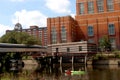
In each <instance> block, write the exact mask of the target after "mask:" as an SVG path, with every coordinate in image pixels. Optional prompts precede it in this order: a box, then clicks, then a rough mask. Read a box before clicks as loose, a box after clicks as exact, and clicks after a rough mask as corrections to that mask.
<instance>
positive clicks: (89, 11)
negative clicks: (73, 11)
mask: <svg viewBox="0 0 120 80" xmlns="http://www.w3.org/2000/svg"><path fill="white" fill-rule="evenodd" d="M88 13H89V14H91V13H94V4H93V1H89V2H88Z"/></svg>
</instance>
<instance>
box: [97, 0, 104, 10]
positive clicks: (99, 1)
mask: <svg viewBox="0 0 120 80" xmlns="http://www.w3.org/2000/svg"><path fill="white" fill-rule="evenodd" d="M103 6H104V1H103V0H97V7H98V12H103V11H104V9H103Z"/></svg>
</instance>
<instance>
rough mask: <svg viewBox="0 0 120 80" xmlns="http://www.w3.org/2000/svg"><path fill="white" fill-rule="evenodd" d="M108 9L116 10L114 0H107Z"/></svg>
mask: <svg viewBox="0 0 120 80" xmlns="http://www.w3.org/2000/svg"><path fill="white" fill-rule="evenodd" d="M107 9H108V11H113V10H114V6H113V0H107Z"/></svg>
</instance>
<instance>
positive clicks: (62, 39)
mask: <svg viewBox="0 0 120 80" xmlns="http://www.w3.org/2000/svg"><path fill="white" fill-rule="evenodd" d="M66 41H67V39H66V29H65V27H64V26H62V27H61V42H62V43H63V42H66Z"/></svg>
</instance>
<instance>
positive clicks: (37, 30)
mask: <svg viewBox="0 0 120 80" xmlns="http://www.w3.org/2000/svg"><path fill="white" fill-rule="evenodd" d="M14 30H16V31H19V32H27V33H28V34H29V35H33V36H35V37H37V38H39V39H40V40H41V44H42V45H43V46H47V27H38V26H30V28H27V29H23V28H22V25H21V24H20V23H17V24H15V27H14ZM10 31H13V30H7V31H6V33H8V32H10Z"/></svg>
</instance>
